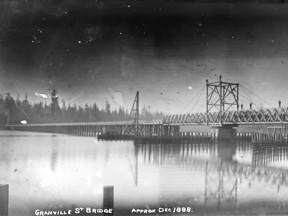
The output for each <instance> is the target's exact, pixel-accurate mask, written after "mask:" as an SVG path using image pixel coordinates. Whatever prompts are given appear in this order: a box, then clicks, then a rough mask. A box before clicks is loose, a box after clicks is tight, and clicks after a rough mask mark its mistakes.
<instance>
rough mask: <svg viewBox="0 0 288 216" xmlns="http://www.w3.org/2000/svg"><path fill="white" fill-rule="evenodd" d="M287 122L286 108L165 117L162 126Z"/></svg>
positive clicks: (287, 109) (287, 111) (287, 113)
mask: <svg viewBox="0 0 288 216" xmlns="http://www.w3.org/2000/svg"><path fill="white" fill-rule="evenodd" d="M282 122H288V108H287V107H286V108H269V109H261V110H254V109H250V110H235V111H223V112H222V113H220V112H211V113H208V114H207V113H189V114H176V115H167V116H164V118H163V124H207V123H208V124H247V123H282Z"/></svg>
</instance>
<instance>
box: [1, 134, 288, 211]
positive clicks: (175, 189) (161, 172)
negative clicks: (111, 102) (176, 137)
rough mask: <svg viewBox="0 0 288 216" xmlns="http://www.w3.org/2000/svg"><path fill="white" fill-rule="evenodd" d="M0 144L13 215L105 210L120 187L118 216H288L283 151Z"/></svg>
mask: <svg viewBox="0 0 288 216" xmlns="http://www.w3.org/2000/svg"><path fill="white" fill-rule="evenodd" d="M0 137H1V138H0V147H1V152H0V155H1V157H0V160H1V164H0V184H9V187H10V197H9V199H10V200H9V215H10V216H14V215H15V216H16V215H19V216H20V215H21V216H25V215H35V210H36V209H41V210H52V209H58V210H61V209H62V210H63V209H71V208H72V206H74V207H75V206H76V207H91V208H101V207H102V205H103V186H106V185H113V186H114V195H115V197H114V207H115V213H114V215H129V213H131V210H132V208H136V207H139V208H151V209H152V208H157V207H159V206H166V207H174V206H176V207H191V209H192V210H193V214H191V215H203V214H206V215H231V214H242V215H249V214H262V215H263V214H280V213H287V214H288V195H287V194H288V185H287V182H286V178H287V177H286V175H287V171H288V161H287V160H288V159H287V154H288V147H287V146H288V145H285V144H262V145H261V144H254V145H253V144H252V143H250V142H249V141H243V140H242V141H239V140H238V141H230V142H218V143H216V142H215V141H193V142H185V143H183V142H182V143H173V144H172V143H165V144H148V143H146V144H145V143H139V144H135V143H133V141H98V140H97V139H96V138H91V137H77V136H66V135H53V134H46V133H29V132H16V131H0ZM98 215H99V214H98ZM160 215H165V214H164V213H163V214H160Z"/></svg>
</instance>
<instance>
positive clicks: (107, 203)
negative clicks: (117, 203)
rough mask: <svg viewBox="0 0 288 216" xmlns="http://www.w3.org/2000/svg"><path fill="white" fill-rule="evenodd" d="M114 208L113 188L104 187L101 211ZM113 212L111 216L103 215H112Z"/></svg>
mask: <svg viewBox="0 0 288 216" xmlns="http://www.w3.org/2000/svg"><path fill="white" fill-rule="evenodd" d="M113 208H114V186H104V188H103V209H113ZM113 212H114V210H112V214H109V213H104V214H103V215H109V216H111V215H113Z"/></svg>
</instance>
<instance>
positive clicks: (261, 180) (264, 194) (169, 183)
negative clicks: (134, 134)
mask: <svg viewBox="0 0 288 216" xmlns="http://www.w3.org/2000/svg"><path fill="white" fill-rule="evenodd" d="M134 146H135V166H134V171H133V172H134V173H135V175H134V177H135V184H137V183H138V181H139V180H138V178H140V179H141V176H139V175H138V161H139V160H143V162H144V163H145V164H148V165H152V166H156V167H159V174H160V175H161V178H162V179H161V181H160V182H161V185H159V190H161V191H160V192H159V194H160V197H161V200H162V202H161V203H164V204H166V205H171V204H172V205H173V204H174V205H175V206H176V205H178V206H179V205H189V206H193V208H194V209H195V210H196V211H197V210H198V211H203V210H204V211H213V210H220V211H221V210H224V211H227V209H228V210H229V209H230V211H231V213H232V212H233V213H236V212H238V211H239V213H243V209H244V210H245V209H246V207H247V209H246V210H247V211H248V212H250V211H252V212H253V208H254V207H255V209H257V207H256V206H257V204H259V205H260V204H261V203H270V204H269V205H272V206H273V205H274V207H272V208H276V209H278V210H279V208H280V207H281V208H282V207H283V206H285V205H286V204H287V203H285V202H286V201H285V194H287V190H288V187H287V186H288V179H287V176H288V175H287V174H288V166H287V154H288V146H287V143H265V144H261V143H257V144H256V143H255V144H252V143H251V142H249V141H247V140H230V141H227V140H226V141H216V142H215V140H211V141H207V140H205V141H203V140H202V141H201V140H199V141H195V140H194V141H182V142H180V143H179V142H178V143H151V142H150V143H148V142H147V143H143V142H142V143H136V142H135V143H134ZM285 163H286V164H285ZM285 165H286V167H285ZM131 167H132V166H131ZM161 170H162V171H161ZM258 193H259V194H258ZM273 197H276V199H277V200H275V199H274V200H273ZM283 197H284V198H283ZM249 202H251V203H250V204H249ZM274 202H276V203H274ZM253 203H256V206H254V207H252V206H253ZM279 206H280V207H279ZM259 208H260V207H259ZM255 209H254V210H255ZM264 209H265V207H264ZM235 210H236V211H235ZM262 210H263V209H262ZM282 210H283V209H282ZM282 210H281V211H282ZM286 210H287V209H286ZM256 211H258V210H256ZM284 211H285V210H284Z"/></svg>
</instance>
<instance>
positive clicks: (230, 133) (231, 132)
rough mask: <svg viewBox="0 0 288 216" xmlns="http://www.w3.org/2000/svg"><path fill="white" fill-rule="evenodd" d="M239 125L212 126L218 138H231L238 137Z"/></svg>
mask: <svg viewBox="0 0 288 216" xmlns="http://www.w3.org/2000/svg"><path fill="white" fill-rule="evenodd" d="M234 127H237V125H221V126H212V128H213V130H214V134H215V135H216V137H218V139H231V138H236V137H237V132H236V128H234Z"/></svg>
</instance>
